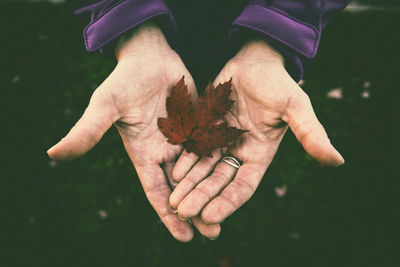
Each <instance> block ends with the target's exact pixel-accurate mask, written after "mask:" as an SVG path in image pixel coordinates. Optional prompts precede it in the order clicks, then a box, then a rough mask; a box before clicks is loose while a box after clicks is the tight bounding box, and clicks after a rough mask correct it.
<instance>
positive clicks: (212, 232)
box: [163, 162, 221, 240]
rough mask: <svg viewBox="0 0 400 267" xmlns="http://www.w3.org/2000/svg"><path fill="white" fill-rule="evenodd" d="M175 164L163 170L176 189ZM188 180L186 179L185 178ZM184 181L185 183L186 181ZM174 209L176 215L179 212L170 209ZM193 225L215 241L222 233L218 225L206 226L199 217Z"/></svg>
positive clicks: (194, 220)
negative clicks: (173, 172) (173, 176)
mask: <svg viewBox="0 0 400 267" xmlns="http://www.w3.org/2000/svg"><path fill="white" fill-rule="evenodd" d="M173 165H174V162H166V163H164V164H163V169H164V172H165V175H166V177H167V179H168V180H169V181H171V184H170V186H171V187H172V188H174V187H175V186H174V184H173V183H174V181H173V179H172V168H173ZM185 179H186V178H185ZM185 179H184V181H185ZM170 209H172V212H173V213H176V212H177V211H176V210H175V209H173V208H172V207H170ZM190 220H191V222H192V224H193V225H194V226H195V227H196V228H197V230H199V232H200V234H202V235H203V236H205V237H207V238H208V239H211V240H214V239H216V238H217V237H218V236H219V233H220V232H221V226H220V225H219V224H218V223H217V224H210V225H208V224H205V223H203V222H202V221H201V219H200V217H199V216H196V217H193V218H190Z"/></svg>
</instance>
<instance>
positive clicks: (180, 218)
mask: <svg viewBox="0 0 400 267" xmlns="http://www.w3.org/2000/svg"><path fill="white" fill-rule="evenodd" d="M177 215H178V218H179V220H181V221H187V219H186V218H182V217H181V216H179V214H177Z"/></svg>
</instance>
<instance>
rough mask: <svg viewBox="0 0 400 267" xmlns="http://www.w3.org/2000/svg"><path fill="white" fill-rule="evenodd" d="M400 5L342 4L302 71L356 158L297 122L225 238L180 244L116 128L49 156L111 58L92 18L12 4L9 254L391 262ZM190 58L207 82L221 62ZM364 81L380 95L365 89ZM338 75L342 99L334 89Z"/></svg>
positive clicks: (110, 261) (52, 262)
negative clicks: (66, 153)
mask: <svg viewBox="0 0 400 267" xmlns="http://www.w3.org/2000/svg"><path fill="white" fill-rule="evenodd" d="M399 15H400V14H399V13H394V12H385V13H362V14H357V15H353V14H342V15H340V16H339V17H337V18H336V19H335V20H334V21H333V22H332V23H331V24H330V25H329V27H328V28H327V30H326V32H325V34H324V36H323V38H322V40H321V45H320V50H319V54H318V56H317V58H316V59H315V61H314V63H313V65H312V67H311V69H310V70H309V72H308V74H307V76H306V77H305V85H304V90H305V91H307V93H308V94H309V95H310V97H311V100H312V102H313V104H314V108H315V111H316V113H317V115H318V117H319V118H320V120H321V122H322V123H323V125H325V127H326V129H327V131H328V133H329V136H330V138H331V141H332V143H333V144H334V145H335V146H336V147H337V148H338V149H339V151H341V152H342V154H343V156H344V158H345V159H346V164H345V165H344V166H342V167H340V168H338V169H331V168H325V167H321V166H320V165H319V164H318V163H316V162H315V161H313V160H312V159H311V158H310V157H309V156H308V155H306V153H305V152H304V151H303V149H302V148H301V146H300V145H299V144H297V141H296V140H295V138H294V136H293V135H292V133H290V132H288V133H287V135H286V136H285V138H284V140H283V142H282V144H281V147H280V148H279V151H278V153H277V155H276V157H275V159H274V161H273V163H272V164H271V166H270V168H269V169H268V172H267V173H266V175H265V177H264V179H263V181H262V182H261V184H260V186H259V188H258V190H257V192H256V194H255V195H254V196H253V198H252V199H251V200H250V201H249V202H248V203H247V204H245V205H244V206H243V207H242V208H241V209H240V210H239V211H237V212H236V213H235V214H233V215H232V216H231V217H229V219H227V220H226V221H225V222H224V223H223V225H222V233H221V236H220V238H219V239H218V240H216V241H208V240H206V239H205V238H202V237H201V236H200V235H199V234H197V235H196V236H195V238H194V240H193V241H192V242H190V243H188V244H182V243H179V242H177V241H175V240H174V239H173V238H172V236H171V235H170V234H169V233H168V232H167V230H166V228H165V227H164V226H163V225H162V223H161V222H160V220H159V218H158V217H157V215H156V213H155V212H154V211H153V209H152V208H151V206H150V204H149V203H148V201H147V200H146V198H145V196H144V193H143V190H142V188H141V185H140V183H139V181H138V179H137V176H136V173H135V171H134V168H133V166H132V165H131V163H130V161H129V159H128V157H127V155H126V153H125V151H124V149H123V146H122V143H121V141H120V138H119V136H118V133H117V131H116V130H115V129H111V130H110V131H109V132H108V133H107V134H106V135H105V136H104V137H103V139H102V141H101V142H100V144H98V145H97V146H96V147H95V148H94V149H93V150H92V151H91V152H89V153H88V154H87V155H85V156H84V157H82V158H80V159H77V160H75V161H72V162H68V163H59V164H57V165H55V166H52V165H51V164H50V160H49V159H48V158H47V155H46V153H45V151H46V150H47V149H48V148H49V147H50V146H52V145H53V144H54V143H56V142H57V141H58V140H59V139H60V138H61V137H63V136H64V135H65V134H66V133H67V131H68V130H69V129H70V127H71V126H73V124H74V123H75V121H76V120H77V119H78V118H79V117H80V115H81V114H82V112H83V110H84V109H85V107H86V105H87V103H88V100H89V98H90V95H91V94H92V92H93V90H94V88H96V86H97V85H99V84H100V83H101V82H102V81H103V80H104V79H105V78H106V77H107V75H108V74H109V73H110V71H111V70H112V68H113V63H112V62H110V61H108V60H107V59H105V58H103V57H102V56H100V55H98V54H88V53H87V52H86V51H85V50H84V47H83V42H82V36H81V31H82V28H83V26H84V24H85V22H86V20H85V19H84V18H77V17H74V16H73V15H72V14H71V13H70V11H69V10H68V9H67V8H65V7H64V6H53V5H26V4H25V5H24V4H20V5H17V4H14V5H12V4H1V5H0V30H1V34H2V40H1V54H2V56H1V73H0V75H1V76H0V78H1V84H2V85H1V87H2V89H1V100H2V101H1V102H2V115H3V116H4V120H2V132H3V134H4V137H3V140H4V143H3V144H2V147H3V160H2V163H3V164H4V167H3V170H2V171H3V175H2V178H1V181H2V183H4V186H2V189H4V193H2V197H4V201H3V204H4V206H5V207H4V209H3V212H2V216H1V217H2V221H3V222H4V223H5V224H4V226H3V227H2V230H4V233H3V234H1V237H0V238H1V241H2V242H4V245H5V246H4V247H5V248H6V249H2V252H4V253H5V254H4V256H2V257H1V258H0V266H99V265H100V266H102V265H104V266H228V265H222V263H223V262H229V264H230V265H229V266H389V265H390V263H391V260H392V258H390V256H388V254H387V253H389V252H390V248H392V245H391V243H389V241H388V240H386V236H385V233H388V231H389V230H387V228H386V226H385V225H386V222H385V221H384V219H382V217H381V216H380V214H381V213H386V210H387V209H386V210H385V211H384V212H383V206H380V205H378V198H379V197H378V194H379V193H380V192H382V191H384V190H385V192H386V194H387V195H390V193H391V192H394V189H392V188H393V187H391V186H388V187H389V188H386V186H387V185H386V184H384V182H383V180H382V179H383V178H385V177H387V176H389V175H390V173H391V166H392V165H390V163H391V161H390V158H391V156H393V155H395V154H394V148H393V146H392V145H391V144H392V140H394V121H395V114H396V113H395V110H394V104H395V101H397V96H398V93H397V91H398V87H399V86H398V82H397V78H398V74H399V72H398V67H397V62H398V60H399V53H398V43H399V34H398V30H397V29H396V28H397V27H396V24H397V25H399ZM210 53H211V55H212V52H210ZM184 60H185V58H184ZM188 61H189V64H188V67H189V70H190V71H192V74H193V76H194V77H195V79H196V81H197V84H198V87H203V86H205V84H206V83H207V81H208V80H212V79H213V77H214V76H215V75H216V74H217V69H218V67H219V66H218V64H221V61H213V58H212V57H211V56H210V57H209V58H206V59H204V58H203V59H202V60H200V59H199V60H198V61H196V57H192V58H189V59H188ZM210 66H215V67H210ZM16 77H17V78H16ZM18 78H19V80H18ZM13 79H14V81H15V80H18V81H17V82H13ZM365 81H369V82H370V83H371V87H370V89H369V91H370V94H371V97H370V98H369V99H363V98H361V97H360V94H361V92H362V90H363V83H364V82H365ZM336 87H340V88H342V89H343V96H344V97H343V99H341V100H336V99H329V98H327V97H326V94H327V92H328V91H329V90H331V89H333V88H336ZM280 185H287V188H288V190H287V194H286V195H285V196H284V197H283V198H279V197H278V196H277V195H276V194H275V192H274V188H275V187H276V186H280ZM99 210H105V211H106V212H107V213H108V217H107V218H106V219H102V218H100V216H99V215H98V212H99ZM379 210H380V211H381V212H378V211H379ZM388 212H389V213H390V212H393V211H392V210H388ZM392 249H393V248H392ZM379 252H385V256H384V257H380V258H378V257H375V254H377V253H379ZM386 254H387V255H386ZM2 263H3V264H2Z"/></svg>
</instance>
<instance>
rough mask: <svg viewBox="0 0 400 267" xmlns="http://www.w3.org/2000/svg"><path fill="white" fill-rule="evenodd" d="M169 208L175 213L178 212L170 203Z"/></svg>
mask: <svg viewBox="0 0 400 267" xmlns="http://www.w3.org/2000/svg"><path fill="white" fill-rule="evenodd" d="M168 207H169V209H170V210H171V211H172V212H173V213H177V212H178V210H177V209H174V208H173V207H171V205H169V204H168Z"/></svg>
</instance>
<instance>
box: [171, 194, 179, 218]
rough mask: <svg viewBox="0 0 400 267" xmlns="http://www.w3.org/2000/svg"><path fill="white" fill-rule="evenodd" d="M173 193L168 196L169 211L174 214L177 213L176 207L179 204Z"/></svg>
mask: <svg viewBox="0 0 400 267" xmlns="http://www.w3.org/2000/svg"><path fill="white" fill-rule="evenodd" d="M174 192H175V191H172V193H171V195H170V196H169V207H170V209H171V210H173V211H174V213H177V212H178V205H179V203H178V202H177V199H176V197H175V196H176V194H174Z"/></svg>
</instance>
